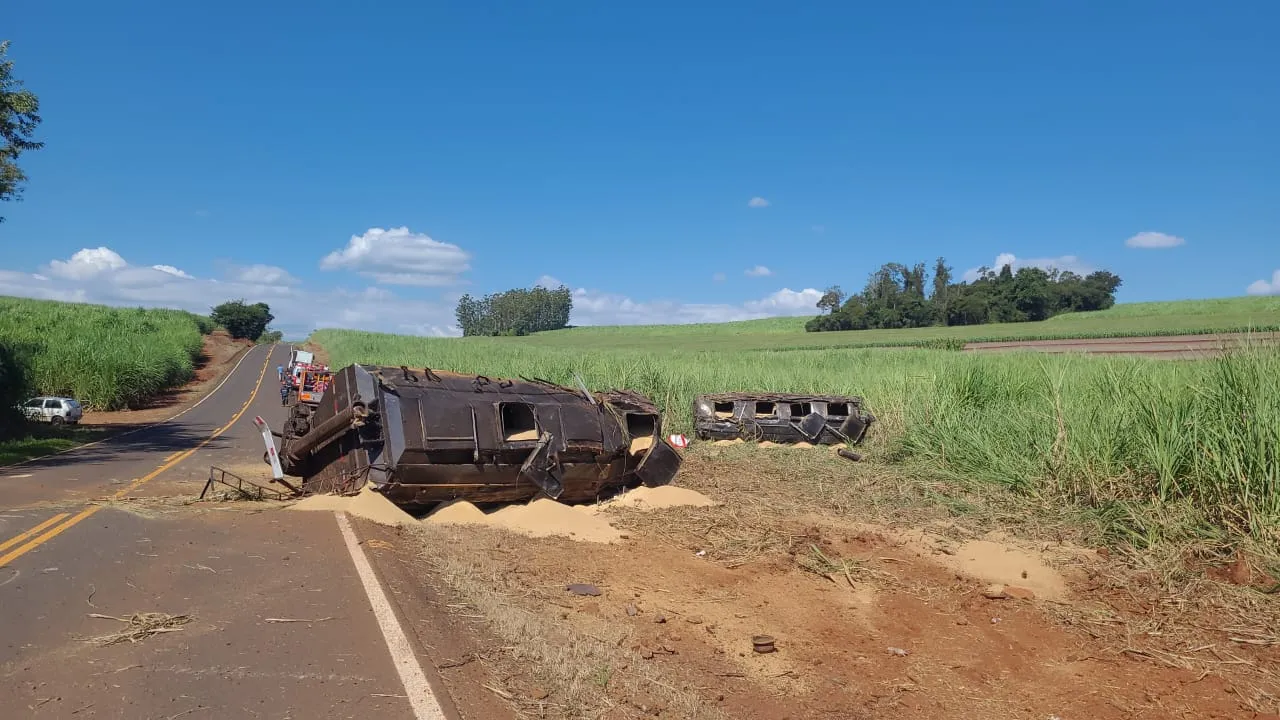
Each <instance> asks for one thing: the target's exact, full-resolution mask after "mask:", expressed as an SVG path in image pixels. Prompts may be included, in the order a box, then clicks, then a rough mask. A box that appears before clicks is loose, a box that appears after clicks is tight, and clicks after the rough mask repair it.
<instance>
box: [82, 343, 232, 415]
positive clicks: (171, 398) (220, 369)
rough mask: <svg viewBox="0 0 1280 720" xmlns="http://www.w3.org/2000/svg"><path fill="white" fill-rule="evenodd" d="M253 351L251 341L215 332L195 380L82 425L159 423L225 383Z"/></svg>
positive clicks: (105, 413) (196, 369) (198, 364)
mask: <svg viewBox="0 0 1280 720" xmlns="http://www.w3.org/2000/svg"><path fill="white" fill-rule="evenodd" d="M251 347H253V342H252V341H249V340H236V339H235V338H232V337H231V335H230V334H229V333H228V332H227V331H226V330H215V331H213V333H211V334H209V335H206V336H205V337H204V346H203V348H202V349H201V351H200V352H201V358H202V360H201V362H199V363H197V365H196V368H195V377H194V378H193V379H192V380H191V382H188V383H187V384H186V385H183V386H182V387H180V388H174V389H172V390H169V391H167V392H164V393H161V394H160V395H158V396H156V397H155V398H153V399H152V400H151V402H149V403H147V405H146V406H145V407H142V408H138V409H136V410H113V411H107V412H86V413H85V414H84V418H83V419H81V421H80V424H81V425H136V424H139V423H154V422H160V421H162V420H165V419H166V418H169V417H171V416H173V415H175V414H177V413H178V412H180V411H182V410H183V408H186V407H188V406H190V405H191V404H193V403H195V402H196V401H198V400H199V399H200V398H202V397H204V396H205V395H206V394H208V393H209V392H210V391H212V390H213V389H214V388H215V387H217V386H218V383H220V382H222V380H223V378H225V377H226V376H227V374H228V373H230V372H231V368H232V367H234V366H235V364H236V362H237V361H238V360H239V359H240V358H241V356H242V355H243V354H244V353H245V352H247V351H248V350H249V348H251Z"/></svg>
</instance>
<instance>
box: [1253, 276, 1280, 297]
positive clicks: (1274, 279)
mask: <svg viewBox="0 0 1280 720" xmlns="http://www.w3.org/2000/svg"><path fill="white" fill-rule="evenodd" d="M1244 291H1245V292H1247V293H1249V294H1250V295H1280V270H1276V271H1275V272H1273V273H1271V282H1267V281H1266V280H1254V281H1253V282H1251V283H1249V287H1247V288H1245V289H1244Z"/></svg>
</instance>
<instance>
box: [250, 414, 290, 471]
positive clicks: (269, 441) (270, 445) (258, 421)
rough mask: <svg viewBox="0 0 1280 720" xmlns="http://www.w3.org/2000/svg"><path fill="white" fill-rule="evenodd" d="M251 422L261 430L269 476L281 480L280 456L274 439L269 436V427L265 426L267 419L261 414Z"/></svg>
mask: <svg viewBox="0 0 1280 720" xmlns="http://www.w3.org/2000/svg"><path fill="white" fill-rule="evenodd" d="M253 424H254V425H257V426H258V430H261V431H262V441H263V442H264V443H266V445H267V459H269V460H270V461H271V477H272V478H274V479H276V480H283V479H284V470H283V469H281V467H280V456H279V454H277V452H276V441H275V438H273V437H272V436H271V428H270V427H267V421H266V420H263V419H262V416H261V415H257V416H254V418H253Z"/></svg>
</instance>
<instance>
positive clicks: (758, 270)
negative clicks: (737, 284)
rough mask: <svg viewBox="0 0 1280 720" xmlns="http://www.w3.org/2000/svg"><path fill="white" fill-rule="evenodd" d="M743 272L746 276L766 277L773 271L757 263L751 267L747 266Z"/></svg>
mask: <svg viewBox="0 0 1280 720" xmlns="http://www.w3.org/2000/svg"><path fill="white" fill-rule="evenodd" d="M743 274H744V275H746V276H747V277H768V276H770V275H772V274H773V271H772V270H770V269H769V268H767V267H765V266H763V265H757V266H755V267H753V268H747V269H746V270H744V271H743Z"/></svg>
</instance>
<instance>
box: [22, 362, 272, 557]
mask: <svg viewBox="0 0 1280 720" xmlns="http://www.w3.org/2000/svg"><path fill="white" fill-rule="evenodd" d="M274 347H275V345H272V348H274ZM270 365H271V350H268V351H267V358H266V360H264V361H263V363H262V372H260V373H258V383H257V384H256V385H254V386H253V392H252V393H250V394H249V399H248V400H245V402H244V405H241V406H240V409H239V410H238V411H236V414H235V415H233V416H232V417H231V422H229V423H227V424H226V425H223V426H222V427H220V428H218V429H217V430H215V431H214V432H213V434H212V435H210V436H209V437H207V438H205V439H204V440H201V441H200V444H199V445H196V446H195V447H193V448H191V449H190V450H184V451H182V452H179V453H175V454H173V455H170V456H169V457H168V458H167V459H166V461H165V463H164V464H163V465H161V466H160V467H158V468H156V469H155V470H152V471H151V472H149V473H147V474H146V475H143V476H142V477H140V478H138V479H137V480H134V481H133V482H132V483H130V484H129V486H128V487H126V488H124V489H123V490H120V491H118V492H117V493H116V494H115V495H113V496H112V498H113V499H119V498H122V497H124V496H125V495H128V494H129V493H131V492H133V491H134V490H137V489H138V488H140V487H142V486H143V485H145V484H146V483H148V482H150V481H151V480H153V479H155V478H156V477H157V476H159V475H160V474H161V473H163V472H164V471H165V470H168V469H169V468H171V467H173V466H174V465H177V464H178V463H180V462H182V461H183V460H186V459H187V458H189V457H191V456H192V455H194V454H195V453H196V451H197V450H199V449H200V448H202V447H204V446H205V445H208V444H209V443H211V442H213V440H214V439H215V438H217V437H218V436H219V435H221V434H222V433H224V432H226V431H227V429H228V428H230V427H231V426H232V425H235V424H236V421H237V420H239V419H240V416H242V415H244V413H245V411H246V410H248V409H249V406H250V405H252V404H253V401H254V399H255V398H257V397H258V390H259V389H261V388H262V379H263V378H264V377H266V376H267V367H269V366H270ZM101 509H102V506H101V505H90V506H89V507H87V508H85V509H84V510H81V511H80V512H79V513H77V514H76V515H73V516H72V517H71V519H70V520H67V521H66V522H64V523H62V524H61V525H58V526H56V527H54V528H53V529H52V530H48V531H46V532H44V534H42V535H39V536H37V537H36V538H35V539H34V540H31V541H29V542H27V543H26V544H24V545H21V546H19V547H17V548H15V549H13V550H11V551H10V552H8V553H6V554H4V555H0V567H4V566H5V565H8V564H9V563H11V562H13V561H14V560H16V559H18V558H20V557H22V556H23V555H25V554H27V553H28V552H30V551H31V550H34V549H35V548H38V547H40V546H41V545H43V544H44V543H46V542H48V541H49V540H51V539H53V538H55V537H57V536H58V535H60V534H61V533H62V532H64V531H65V530H67V529H69V528H70V527H72V526H73V525H75V524H77V523H79V522H80V521H81V520H84V519H85V518H87V517H89V516H90V515H92V514H94V513H96V512H98V511H99V510H101ZM66 516H67V514H66V513H63V514H62V515H60V516H58V517H55V518H50V519H49V520H46V521H45V522H43V523H41V524H40V525H37V526H36V527H34V528H32V529H30V530H28V531H27V532H25V533H23V534H21V535H19V536H17V537H14V538H11V539H10V540H6V541H5V543H4V544H3V545H0V550H3V549H4V548H7V547H9V546H10V545H13V544H14V543H17V542H21V541H22V540H23V539H24V538H27V537H30V536H31V535H33V534H35V533H38V532H40V531H41V530H43V529H44V528H45V527H48V526H49V525H50V524H52V523H54V522H56V521H57V520H58V519H59V518H63V517H66Z"/></svg>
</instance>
